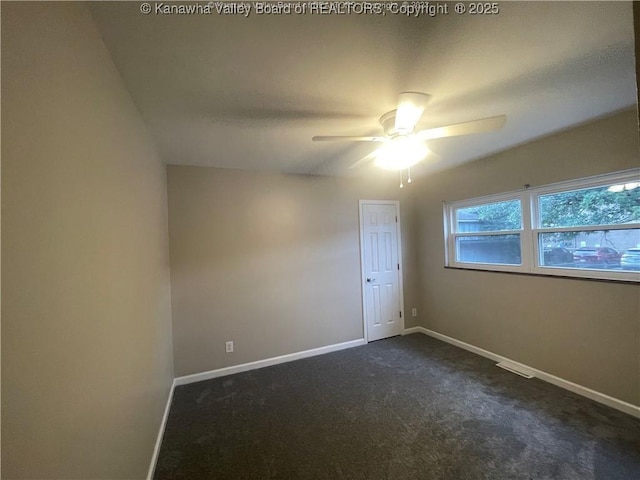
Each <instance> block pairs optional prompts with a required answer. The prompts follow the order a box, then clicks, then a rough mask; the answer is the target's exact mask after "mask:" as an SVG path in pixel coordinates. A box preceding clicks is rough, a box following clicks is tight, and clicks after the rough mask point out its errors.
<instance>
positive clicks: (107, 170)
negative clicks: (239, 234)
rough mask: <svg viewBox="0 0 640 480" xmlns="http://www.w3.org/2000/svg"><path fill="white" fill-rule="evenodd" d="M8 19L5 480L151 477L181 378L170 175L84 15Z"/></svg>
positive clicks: (59, 7)
mask: <svg viewBox="0 0 640 480" xmlns="http://www.w3.org/2000/svg"><path fill="white" fill-rule="evenodd" d="M1 8H2V161H3V165H2V166H3V172H2V260H3V262H2V279H3V285H2V286H3V288H2V474H3V478H7V479H18V478H47V479H53V478H60V479H72V478H82V479H90V478H100V479H107V478H109V479H119V478H127V479H133V478H136V479H140V478H144V477H145V476H146V472H147V469H148V466H149V461H150V459H151V454H152V451H153V447H154V443H155V439H156V435H157V433H158V428H159V426H160V422H161V418H162V413H163V410H164V406H165V404H166V400H167V395H168V392H169V388H170V384H171V380H172V376H173V371H172V346H171V318H170V308H171V307H170V290H169V273H168V267H169V265H168V246H167V220H166V216H167V213H166V212H167V207H166V187H165V185H166V178H165V169H164V167H163V166H162V165H161V164H160V162H159V160H158V158H157V155H156V152H155V150H154V147H153V145H152V143H151V141H150V139H149V138H148V136H147V133H146V129H145V127H144V125H143V123H142V121H141V119H140V117H139V114H138V112H137V109H136V108H135V106H134V105H133V103H132V101H131V100H130V98H129V95H128V93H127V91H126V90H125V88H124V86H123V85H122V83H121V80H120V78H119V76H118V73H117V71H116V69H115V67H114V66H113V64H112V63H111V60H110V57H109V55H108V53H107V51H106V50H105V48H104V46H103V44H102V41H101V39H100V37H99V35H98V33H97V31H96V29H95V28H94V25H93V22H92V19H91V17H90V15H89V13H88V11H87V10H86V7H85V6H84V5H82V4H80V3H68V4H59V3H56V2H52V3H40V4H34V3H31V2H27V3H20V4H13V3H8V2H2V5H1Z"/></svg>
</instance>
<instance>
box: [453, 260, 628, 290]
mask: <svg viewBox="0 0 640 480" xmlns="http://www.w3.org/2000/svg"><path fill="white" fill-rule="evenodd" d="M444 268H445V269H447V270H464V271H471V272H490V273H499V274H507V275H525V276H533V277H545V278H562V279H569V280H583V281H587V282H604V283H622V284H627V285H639V282H640V280H628V279H624V278H620V279H613V278H595V277H582V276H578V275H563V274H549V273H538V272H514V271H510V270H492V269H489V268H471V267H451V266H447V265H445V266H444Z"/></svg>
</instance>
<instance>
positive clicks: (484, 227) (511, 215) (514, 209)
mask: <svg viewBox="0 0 640 480" xmlns="http://www.w3.org/2000/svg"><path fill="white" fill-rule="evenodd" d="M521 228H522V208H521V206H520V200H509V201H506V202H498V203H488V204H486V205H476V206H473V207H466V208H458V209H456V232H490V231H494V232H495V231H498V232H499V231H501V230H520V229H521Z"/></svg>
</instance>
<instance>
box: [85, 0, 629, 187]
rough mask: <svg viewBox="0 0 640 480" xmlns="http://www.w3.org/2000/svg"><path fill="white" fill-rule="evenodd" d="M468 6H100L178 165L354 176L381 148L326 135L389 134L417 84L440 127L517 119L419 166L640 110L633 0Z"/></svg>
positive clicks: (448, 143) (115, 47)
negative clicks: (433, 11) (416, 11)
mask: <svg viewBox="0 0 640 480" xmlns="http://www.w3.org/2000/svg"><path fill="white" fill-rule="evenodd" d="M165 4H170V3H165ZM151 5H152V7H153V9H155V3H154V2H151ZM202 5H204V3H202ZM453 5H454V4H453V3H450V4H449V13H448V14H440V15H437V16H434V17H430V16H426V15H423V16H419V17H407V16H403V15H392V14H387V15H385V16H378V15H256V14H255V11H252V12H251V14H250V15H249V17H243V16H240V15H218V14H216V13H213V14H211V15H162V14H158V13H155V12H154V11H153V10H152V13H151V14H149V15H143V14H141V13H140V3H139V2H92V3H91V10H92V14H93V16H94V18H95V20H96V23H97V24H98V27H99V29H100V31H101V33H102V35H103V38H104V41H105V44H106V46H107V48H108V49H109V50H110V52H111V54H112V57H113V59H114V62H115V64H116V66H117V67H118V69H119V70H120V72H121V74H122V76H123V78H124V80H125V82H126V84H127V86H128V88H129V90H130V92H131V95H132V97H133V99H134V101H135V102H136V103H137V105H138V106H139V108H140V110H141V111H142V114H143V116H144V118H145V119H146V121H147V122H148V124H149V127H150V129H151V132H152V134H153V135H154V136H155V139H156V141H157V144H158V148H159V150H160V153H161V156H162V158H163V160H164V161H165V162H166V163H169V164H182V165H209V166H216V167H225V168H241V169H248V170H261V171H278V172H289V173H319V174H328V175H351V174H354V170H349V169H347V168H346V167H347V166H348V165H350V164H351V163H353V162H355V161H357V160H358V159H360V158H362V157H363V156H365V155H366V154H368V153H369V152H371V151H372V150H373V149H374V148H375V145H374V144H369V143H324V142H323V143H314V142H312V141H311V137H312V136H313V135H354V134H356V135H359V134H381V133H382V132H381V128H380V126H379V123H378V118H379V117H380V115H382V114H383V113H384V112H386V111H388V110H392V109H393V108H395V103H396V99H397V95H398V93H399V92H401V91H407V90H410V91H421V92H426V93H429V94H431V95H432V100H431V102H430V103H429V105H428V107H427V110H426V112H425V114H424V116H423V126H426V127H433V126H440V125H445V124H449V123H456V122H462V121H467V120H473V119H476V118H483V117H488V116H492V115H497V114H502V113H505V114H506V115H507V118H508V120H507V125H506V127H505V128H504V129H503V130H501V131H499V132H494V133H487V134H479V135H472V136H466V137H455V138H448V139H439V140H433V141H431V142H430V143H429V147H430V148H431V150H433V151H434V152H436V153H437V154H438V156H437V157H435V158H432V159H430V160H428V161H426V162H424V163H423V164H422V166H421V167H420V169H418V174H420V173H423V174H424V173H428V172H431V171H435V170H441V169H444V168H449V167H452V166H454V165H457V164H460V163H464V162H469V161H472V160H474V159H478V158H481V157H483V156H486V155H488V154H490V153H493V152H497V151H500V150H504V149H506V148H509V147H511V146H514V145H517V144H521V143H524V142H527V141H529V140H531V139H534V138H537V137H540V136H543V135H546V134H550V133H553V132H555V131H558V130H561V129H565V128H568V127H570V126H572V125H577V124H580V123H584V122H586V121H588V120H590V119H594V118H597V117H600V116H603V115H606V114H608V113H611V112H614V111H617V110H621V109H624V108H629V107H632V106H633V105H635V103H636V84H635V61H634V33H633V13H632V4H631V2H501V3H500V4H499V8H500V13H499V14H497V15H469V14H465V15H458V14H456V13H454V12H453ZM371 168H374V167H372V166H370V167H365V168H363V169H361V170H360V173H363V172H365V173H366V170H367V169H371ZM356 173H357V172H356ZM414 174H415V173H414Z"/></svg>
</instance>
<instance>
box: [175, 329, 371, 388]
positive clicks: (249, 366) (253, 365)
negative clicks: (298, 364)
mask: <svg viewBox="0 0 640 480" xmlns="http://www.w3.org/2000/svg"><path fill="white" fill-rule="evenodd" d="M366 343H367V342H366V341H365V339H364V338H360V339H358V340H351V341H349V342H343V343H336V344H334V345H327V346H326V347H319V348H313V349H311V350H303V351H301V352H296V353H288V354H286V355H280V356H279V357H271V358H265V359H264V360H257V361H255V362H249V363H242V364H240V365H232V366H231V367H224V368H218V369H215V370H209V371H208V372H201V373H194V374H192V375H185V376H183V377H177V378H176V379H175V380H174V381H173V383H174V385H175V386H179V385H187V384H189V383H195V382H202V381H203V380H210V379H212V378H218V377H224V376H225V375H233V374H234V373H241V372H247V371H249V370H256V369H258V368H263V367H269V366H271V365H278V364H279V363H286V362H292V361H294V360H300V359H302V358H308V357H315V356H316V355H323V354H325V353H331V352H337V351H338V350H344V349H346V348H353V347H359V346H361V345H366Z"/></svg>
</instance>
